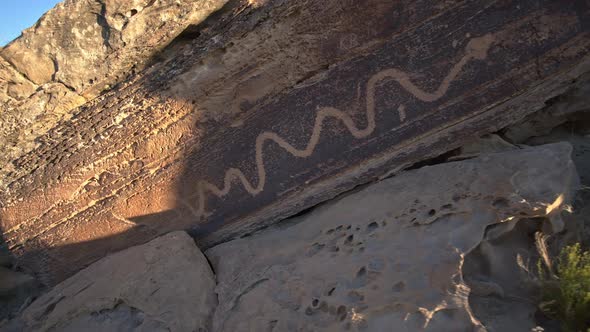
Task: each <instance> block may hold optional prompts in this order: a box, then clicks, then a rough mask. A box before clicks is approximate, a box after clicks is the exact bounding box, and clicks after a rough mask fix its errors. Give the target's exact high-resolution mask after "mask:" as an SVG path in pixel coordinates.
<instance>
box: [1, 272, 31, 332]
mask: <svg viewBox="0 0 590 332" xmlns="http://www.w3.org/2000/svg"><path fill="white" fill-rule="evenodd" d="M40 292H41V285H40V284H39V282H38V281H37V280H35V278H33V277H32V276H30V275H27V274H25V273H22V272H17V271H14V270H13V269H11V268H8V267H4V266H0V330H2V322H3V321H4V320H6V319H9V318H12V317H14V316H15V315H17V314H18V313H19V311H20V310H22V309H23V308H24V307H26V306H27V305H28V304H29V303H31V301H32V300H33V299H34V298H35V297H37V296H38V295H39V293H40Z"/></svg>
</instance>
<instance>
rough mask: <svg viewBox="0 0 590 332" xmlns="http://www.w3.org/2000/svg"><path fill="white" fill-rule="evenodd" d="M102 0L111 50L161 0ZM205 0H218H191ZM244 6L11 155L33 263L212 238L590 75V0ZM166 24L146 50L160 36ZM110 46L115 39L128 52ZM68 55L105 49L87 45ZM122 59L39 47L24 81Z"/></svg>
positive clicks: (504, 121)
mask: <svg viewBox="0 0 590 332" xmlns="http://www.w3.org/2000/svg"><path fill="white" fill-rule="evenodd" d="M76 3H77V2H73V1H72V2H66V4H71V5H72V6H74V5H76ZM104 3H105V5H104V12H105V13H106V14H104V15H98V16H99V17H102V18H104V20H102V19H101V20H100V22H97V24H98V23H100V24H98V27H97V26H92V27H89V28H88V29H82V30H83V31H87V33H88V34H89V36H90V35H91V36H98V35H99V32H100V36H102V31H108V32H109V37H108V38H103V39H101V42H102V43H103V44H104V43H105V41H108V44H109V45H111V47H112V48H113V49H115V48H117V47H120V46H121V45H123V41H125V42H129V43H132V41H131V40H129V39H126V38H127V37H125V36H126V33H128V32H129V33H131V32H132V30H126V29H131V27H134V26H135V25H134V24H135V23H134V22H138V23H137V24H140V22H143V21H141V16H140V15H142V14H144V13H145V15H147V14H148V13H150V11H151V10H152V7H146V9H144V10H143V11H139V10H138V13H137V14H135V15H133V16H131V14H132V9H134V8H136V7H132V5H133V6H134V5H136V4H137V5H138V6H139V7H140V5H141V4H140V3H139V2H125V4H123V3H121V5H120V6H121V7H120V8H119V9H117V8H118V7H117V6H113V7H112V8H114V9H112V8H111V7H109V6H110V5H107V3H106V2H104ZM160 3H168V2H153V4H154V5H155V4H160ZM193 3H196V4H199V6H201V5H203V4H206V3H208V2H203V3H201V2H190V4H188V2H187V4H185V5H183V6H181V7H183V8H185V7H186V8H189V7H190V6H192V4H193ZM141 6H143V5H141ZM187 6H188V7H187ZM227 6H228V7H225V9H223V10H221V11H219V12H218V13H217V14H215V15H212V16H211V17H209V19H207V20H206V21H205V22H203V23H202V24H200V25H199V26H198V27H195V30H193V34H192V35H191V37H190V38H189V39H187V40H185V41H184V44H182V43H181V44H176V46H177V48H172V49H166V51H165V52H164V53H165V54H166V56H164V57H163V59H164V60H162V61H156V62H157V63H156V64H154V65H153V66H150V67H149V68H147V69H145V70H143V71H141V72H140V73H138V74H137V75H134V76H132V77H131V78H130V79H129V80H127V81H125V82H122V83H121V84H120V85H118V86H117V87H115V88H114V89H112V90H109V91H108V92H107V93H104V94H102V95H100V96H99V97H97V98H94V99H92V100H91V101H89V102H87V103H86V104H85V105H84V106H83V107H80V108H78V109H77V111H76V112H75V113H74V114H73V115H72V117H71V119H69V120H67V121H62V122H60V123H59V124H58V125H56V126H54V127H53V128H52V129H50V130H49V131H48V132H47V133H46V134H45V135H43V136H41V137H38V139H37V141H36V147H35V148H34V149H33V150H31V151H30V152H29V153H27V154H26V155H23V156H21V157H19V158H16V157H15V158H12V157H10V158H12V163H11V165H12V170H10V171H9V172H8V173H9V174H7V175H6V176H0V180H3V181H4V186H3V187H2V188H3V190H0V214H1V216H0V227H1V228H2V230H3V234H4V237H5V239H6V242H7V244H8V246H9V247H10V249H11V250H12V251H13V252H14V254H15V256H16V257H17V260H18V261H19V263H20V266H22V267H23V269H26V270H27V271H30V272H33V273H35V275H37V276H39V277H41V279H42V281H43V282H44V283H45V284H49V285H52V284H55V283H58V282H60V281H61V280H63V279H65V278H67V277H69V276H71V275H72V274H74V273H75V272H76V271H78V270H79V269H80V268H81V267H83V266H87V265H88V264H89V263H91V262H93V261H95V260H97V259H99V258H101V257H103V256H104V255H105V254H107V253H108V252H109V251H112V250H120V249H123V248H127V247H129V246H131V245H135V244H139V243H145V242H146V241H149V240H150V239H153V238H154V237H156V236H158V235H161V234H165V233H167V232H170V231H173V230H180V229H188V230H189V231H190V233H191V234H192V235H194V236H195V237H197V238H198V240H199V243H200V244H201V245H202V246H204V247H211V246H213V245H215V244H217V243H220V242H221V241H225V240H228V239H231V238H234V237H239V236H241V235H243V234H245V233H249V232H251V231H253V230H256V229H259V228H261V227H263V226H266V225H269V224H272V223H274V222H277V221H278V220H281V219H283V218H285V217H287V216H291V215H293V214H296V213H298V212H300V211H301V210H303V209H305V208H307V207H310V206H313V205H315V204H317V203H319V202H322V201H325V200H327V199H330V198H332V197H335V196H337V195H338V194H340V193H342V192H344V191H346V190H349V189H351V188H353V187H355V186H357V185H359V184H362V183H367V182H370V181H373V180H375V179H377V178H381V177H384V176H387V174H389V173H391V172H396V171H399V170H400V169H403V168H404V167H407V166H409V165H412V164H414V163H416V162H419V161H421V160H424V159H425V158H429V157H434V156H437V155H440V154H441V153H444V152H446V151H448V150H451V149H454V148H457V147H459V146H461V145H462V144H463V143H464V142H465V140H466V139H468V138H472V137H478V136H480V135H482V134H485V133H489V132H493V131H495V130H497V129H500V128H502V127H505V126H506V125H508V124H510V123H514V122H516V121H518V120H520V119H521V118H522V117H524V116H526V115H527V114H529V113H532V112H535V111H536V110H538V109H540V108H542V107H543V106H544V104H545V101H546V100H548V99H550V98H552V97H554V96H557V95H559V94H561V93H562V92H563V91H564V90H565V89H567V87H568V86H569V85H571V82H572V81H574V80H577V79H579V78H580V77H581V76H582V75H583V74H584V73H586V72H588V71H590V57H589V56H588V52H587V50H588V49H589V48H590V38H588V32H589V29H590V26H589V25H588V24H587V23H586V22H589V21H590V19H589V17H588V15H589V14H590V11H589V10H588V4H586V3H581V2H580V3H578V2H576V3H573V2H572V3H567V4H564V3H563V2H562V1H550V0H543V1H536V0H535V1H532V0H531V1H522V2H519V4H518V7H515V6H513V5H510V4H509V3H507V2H496V1H490V0H477V1H469V2H453V1H445V2H441V1H433V0H421V1H414V0H411V1H410V0H402V1H390V0H370V1H362V2H359V1H341V0H308V1H291V0H269V1H245V0H244V1H232V2H228V4H227ZM99 7H100V8H98V7H97V8H98V9H100V11H102V10H103V9H102V8H103V7H102V5H101V6H99ZM139 7H137V8H139ZM174 8H176V7H175V6H171V7H166V8H162V9H161V10H162V11H163V12H166V11H165V10H168V9H170V10H176V9H174ZM179 10H180V9H179ZM182 10H184V9H182ZM109 13H110V14H109ZM117 13H119V14H121V15H122V16H119V15H116V14H117ZM175 13H176V12H175ZM154 15H156V14H154ZM156 16H157V15H156ZM164 16H165V15H164ZM85 17H86V16H85ZM117 17H118V18H119V19H121V21H120V22H122V23H120V25H117V24H119V23H117V22H119V21H117ZM146 17H147V16H146ZM150 17H151V16H150ZM183 17H184V16H183ZM187 17H188V16H187ZM465 18H469V19H468V20H465ZM64 20H65V18H64ZM146 20H147V18H146ZM82 21H84V20H82ZM464 21H465V24H463V22H464ZM43 22H50V20H49V18H46V19H44V21H43ZM43 22H42V23H40V24H39V29H41V27H42V26H44V25H43V24H45V23H43ZM105 22H106V23H105ZM124 22H128V23H127V24H126V25H125V24H124ZM146 22H147V21H146ZM150 22H151V21H150ZM47 24H49V23H47ZM68 24H69V23H68ZM142 24H143V23H142ZM106 25H108V27H109V28H108V29H107V28H105V26H106ZM140 25H141V24H140ZM140 25H138V26H140ZM68 26H71V27H72V30H76V31H78V32H80V31H82V30H80V29H81V28H78V26H77V25H76V24H73V23H72V24H69V25H68ZM150 27H151V25H150ZM164 30H165V29H164ZM164 30H163V32H162V31H160V30H158V29H155V30H153V33H149V32H148V33H144V34H142V35H138V37H137V42H136V44H134V45H139V44H141V45H144V44H145V45H152V44H150V43H151V40H152V39H151V38H152V37H153V38H158V37H157V36H158V33H160V32H162V33H164V32H165V31H164ZM126 31H128V32H126ZM133 31H134V30H133ZM150 31H152V30H150ZM165 36H168V35H165ZM26 38H29V37H26ZM26 38H25V37H23V40H25V39H26ZM31 38H32V37H31ZM142 38H146V39H142ZM162 38H164V37H162ZM166 38H167V37H166ZM26 40H31V43H33V41H32V40H33V39H26ZM58 40H59V38H58ZM140 40H141V43H140ZM99 44H100V43H97V44H94V45H95V46H96V48H97V50H98V51H97V52H103V53H99V54H105V53H104V52H107V53H108V52H110V51H108V50H109V49H110V48H109V46H108V45H102V44H100V45H102V46H100V45H99ZM18 45H19V44H18V43H16V42H15V43H14V46H13V45H12V44H11V45H9V47H7V48H6V49H4V50H3V51H2V54H3V57H8V55H6V56H4V54H9V55H10V57H12V58H11V59H13V60H10V61H8V62H9V63H11V64H12V66H13V67H14V68H17V69H18V61H20V60H18V59H23V60H22V61H28V60H24V59H25V58H24V57H22V58H18V57H19V54H21V53H19V52H20V51H18V50H19V48H17V46H18ZM49 45H52V44H51V43H49ZM23 47H24V46H23ZM48 47H49V46H48ZM51 47H53V46H51ZM51 47H50V50H48V52H47V54H57V53H56V52H57V51H52V48H51ZM70 50H75V51H72V52H71V54H77V53H80V57H81V58H80V61H90V60H89V59H87V58H86V57H84V56H83V55H84V54H86V53H85V52H87V51H88V48H86V46H83V45H82V44H76V43H74V44H73V45H72V48H64V49H63V51H64V52H66V53H67V52H69V51H70ZM105 50H106V51H105ZM17 51H18V52H17ZM52 52H53V53H52ZM60 52H61V51H60ZM43 54H45V53H42V54H37V53H35V57H43V56H44V55H43ZM109 54H111V55H109V56H107V58H106V60H105V61H104V64H103V63H102V62H100V61H99V64H100V65H99V66H98V67H97V69H96V70H97V74H96V75H94V73H93V77H90V79H93V80H94V77H95V76H96V80H94V81H93V82H92V83H90V82H89V81H88V82H87V81H85V80H79V79H77V78H76V77H77V76H76V75H77V73H78V69H74V68H68V67H69V66H67V64H65V63H64V64H63V65H62V64H61V63H60V62H59V61H61V60H60V59H58V58H57V56H56V59H52V61H53V60H59V61H58V70H57V71H53V72H52V69H51V67H50V66H49V62H48V61H46V60H42V59H36V58H35V59H36V60H35V61H37V62H36V63H46V64H45V65H43V68H41V67H40V68H39V69H38V70H36V71H35V73H38V74H39V77H35V78H30V77H29V78H28V79H29V81H30V82H31V83H30V84H29V85H28V84H27V83H26V82H24V83H23V82H21V81H18V80H20V79H21V77H18V80H17V79H15V82H16V83H18V84H15V86H17V87H19V88H18V89H21V90H27V89H29V90H30V85H31V84H34V85H33V86H38V85H39V84H42V83H41V82H42V81H44V80H45V79H46V78H47V77H48V76H53V77H55V80H60V82H63V83H60V82H57V81H51V83H44V85H43V86H42V87H44V86H45V85H47V84H64V86H65V85H67V86H70V87H71V88H72V89H73V91H72V90H70V89H68V91H70V93H73V94H74V95H73V97H76V96H81V97H84V98H86V97H85V96H86V93H92V91H94V90H93V89H94V88H93V87H94V86H96V87H101V86H102V84H105V83H104V82H102V81H101V80H102V78H101V77H102V76H101V75H99V74H100V73H103V75H104V71H103V70H105V69H104V68H105V67H104V66H106V64H109V66H111V65H110V64H111V63H113V65H112V66H115V65H114V64H115V63H119V62H117V61H119V60H118V59H119V58H118V56H119V55H117V54H119V53H117V52H116V51H113V53H109ZM142 54H144V53H142ZM101 56H102V55H101ZM121 56H123V55H122V54H121ZM143 56H144V55H142V57H143ZM125 59H127V56H125ZM111 60H113V61H114V62H113V61H111ZM115 60H117V61H115ZM11 61H12V62H11ZM86 63H89V62H86ZM121 63H123V62H121ZM121 66H123V67H125V66H124V65H121ZM117 68H118V67H108V69H106V71H107V72H108V73H110V72H113V73H117V72H118V69H117ZM53 70H55V68H54V69H53ZM18 72H21V73H24V71H23V70H20V69H18ZM21 76H22V77H25V76H24V75H21ZM115 76H116V75H115ZM17 81H18V82H17ZM95 81H96V82H95ZM19 82H20V83H19ZM97 84H98V85H97ZM35 91H37V90H35ZM25 100H28V99H25ZM48 103H49V101H48ZM58 105H61V104H60V103H58ZM15 114H16V113H15ZM25 127H26V126H25ZM25 132H28V131H26V130H25ZM18 141H19V142H21V141H22V142H24V141H26V140H20V139H19V140H18ZM19 144H20V143H19ZM17 150H18V149H17ZM19 151H21V150H19ZM23 151H24V150H23ZM0 155H1V156H4V155H9V154H4V153H0Z"/></svg>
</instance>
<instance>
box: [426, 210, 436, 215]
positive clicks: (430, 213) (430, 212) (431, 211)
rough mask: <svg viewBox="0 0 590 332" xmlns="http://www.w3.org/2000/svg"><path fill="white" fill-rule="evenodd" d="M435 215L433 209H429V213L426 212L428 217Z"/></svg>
mask: <svg viewBox="0 0 590 332" xmlns="http://www.w3.org/2000/svg"><path fill="white" fill-rule="evenodd" d="M435 214H436V210H435V209H430V211H428V215H429V216H431V217H432V216H434V215H435Z"/></svg>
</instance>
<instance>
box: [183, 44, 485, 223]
mask: <svg viewBox="0 0 590 332" xmlns="http://www.w3.org/2000/svg"><path fill="white" fill-rule="evenodd" d="M493 40H494V37H493V35H492V34H486V35H484V36H481V37H477V38H473V39H471V40H470V41H469V42H468V43H467V46H466V48H465V54H464V55H463V57H462V58H461V59H460V60H459V62H457V63H456V64H455V65H453V67H452V68H451V69H450V71H449V72H448V73H447V75H446V76H445V77H444V79H443V80H442V82H441V83H440V85H439V86H438V88H437V89H436V90H435V91H434V92H426V91H424V90H422V89H420V88H419V87H417V86H416V85H415V84H414V83H412V82H411V81H410V76H409V75H408V74H407V73H405V72H403V71H401V70H399V69H396V68H389V69H384V70H382V71H380V72H378V73H376V74H374V75H373V76H372V77H371V78H370V79H369V80H368V82H367V86H366V109H365V111H366V117H367V126H366V127H365V128H358V127H357V126H356V124H355V122H354V120H353V119H352V117H351V116H350V115H349V114H347V113H345V112H343V111H341V110H339V109H337V108H334V107H318V108H317V115H316V118H315V122H314V125H313V130H312V132H311V136H310V138H309V141H308V143H307V146H306V147H305V148H304V149H297V148H296V147H294V146H293V145H291V144H289V143H288V142H287V141H286V140H285V139H283V138H282V137H280V136H279V135H278V134H277V133H275V132H271V131H265V132H262V133H261V134H260V135H258V137H257V138H256V143H255V153H256V169H257V175H258V183H256V184H254V183H253V182H250V181H249V180H248V179H247V178H246V176H245V175H244V173H243V172H242V171H241V170H239V169H237V168H229V169H228V170H227V171H226V172H225V176H224V179H223V186H222V187H221V188H219V187H217V186H216V185H215V184H213V183H211V182H208V181H205V180H200V181H199V182H198V184H197V191H196V194H197V195H198V210H196V211H194V210H193V211H194V212H195V214H196V215H197V216H198V217H206V216H208V215H209V213H208V212H207V211H206V202H207V201H206V198H207V194H209V193H210V194H212V195H214V196H216V197H219V198H221V197H223V196H225V195H227V194H228V193H229V191H230V190H231V186H232V182H233V181H234V180H235V179H237V180H239V181H240V183H241V184H242V186H243V187H244V189H246V191H247V192H248V193H249V194H251V195H252V196H255V195H257V194H259V193H260V192H262V191H263V190H264V186H265V184H266V180H267V174H266V169H265V166H264V144H265V143H266V142H267V141H272V142H275V143H276V144H278V145H279V146H280V147H281V148H283V149H284V150H286V151H287V152H289V153H290V154H292V155H293V156H295V157H298V158H306V157H309V156H311V155H312V154H313V152H314V150H315V147H316V146H317V144H318V142H319V140H320V136H321V133H322V126H323V123H324V120H325V119H327V118H330V117H333V118H336V119H338V120H340V121H341V122H342V123H343V124H344V126H345V127H346V129H348V131H349V132H350V134H351V135H352V136H353V137H354V138H356V139H362V138H366V137H367V136H369V135H371V134H372V133H373V131H374V130H375V124H376V123H375V88H376V86H377V84H378V83H380V82H381V81H383V80H385V79H393V80H395V81H396V82H397V83H398V84H399V85H400V86H401V87H402V88H403V89H405V90H406V91H407V92H409V93H410V94H411V95H413V96H414V97H416V98H417V99H419V100H421V101H424V102H433V101H436V100H438V99H439V98H441V97H442V96H444V95H445V93H446V92H447V90H448V88H449V86H450V85H451V83H452V82H453V81H454V80H455V79H456V78H457V76H458V75H459V73H460V72H461V70H462V69H463V67H464V66H465V64H467V63H468V62H469V61H470V60H472V59H477V60H483V59H485V58H486V56H487V51H488V49H489V47H490V46H491V44H492V42H493ZM404 117H405V115H404ZM191 210H192V209H191Z"/></svg>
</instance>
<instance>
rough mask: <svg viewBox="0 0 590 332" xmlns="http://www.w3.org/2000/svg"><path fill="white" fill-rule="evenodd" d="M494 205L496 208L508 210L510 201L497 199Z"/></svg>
mask: <svg viewBox="0 0 590 332" xmlns="http://www.w3.org/2000/svg"><path fill="white" fill-rule="evenodd" d="M492 205H493V206H495V207H499V208H506V207H508V205H509V204H508V200H507V199H506V198H502V197H500V198H496V199H495V200H494V201H493V202H492Z"/></svg>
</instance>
